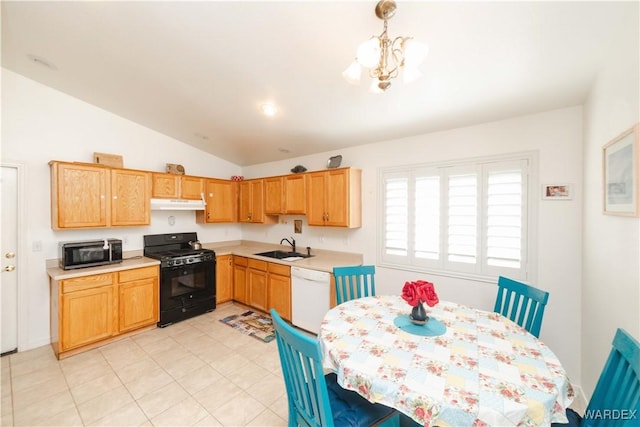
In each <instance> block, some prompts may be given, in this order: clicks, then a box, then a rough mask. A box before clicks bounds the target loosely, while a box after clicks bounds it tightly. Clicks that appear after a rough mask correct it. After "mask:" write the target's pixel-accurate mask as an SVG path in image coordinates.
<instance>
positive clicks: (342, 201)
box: [325, 169, 349, 227]
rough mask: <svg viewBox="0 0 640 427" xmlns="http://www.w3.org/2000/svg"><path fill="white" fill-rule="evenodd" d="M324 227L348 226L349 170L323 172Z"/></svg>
mask: <svg viewBox="0 0 640 427" xmlns="http://www.w3.org/2000/svg"><path fill="white" fill-rule="evenodd" d="M325 173H326V175H327V176H326V180H325V201H326V202H325V212H326V218H325V225H329V226H341V227H346V226H348V225H349V170H348V169H337V170H332V171H328V172H325Z"/></svg>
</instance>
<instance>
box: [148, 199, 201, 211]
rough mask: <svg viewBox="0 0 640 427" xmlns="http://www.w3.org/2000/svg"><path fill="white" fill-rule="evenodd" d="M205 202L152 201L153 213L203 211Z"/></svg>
mask: <svg viewBox="0 0 640 427" xmlns="http://www.w3.org/2000/svg"><path fill="white" fill-rule="evenodd" d="M205 206H206V203H205V202H204V200H184V199H151V210H152V211H203V210H204V207H205Z"/></svg>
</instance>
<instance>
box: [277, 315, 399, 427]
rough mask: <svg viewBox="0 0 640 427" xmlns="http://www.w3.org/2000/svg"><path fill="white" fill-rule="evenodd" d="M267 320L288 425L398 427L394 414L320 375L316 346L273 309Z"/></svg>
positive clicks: (328, 377)
mask: <svg viewBox="0 0 640 427" xmlns="http://www.w3.org/2000/svg"><path fill="white" fill-rule="evenodd" d="M271 318H272V320H273V327H274V329H275V333H276V342H277V343H278V353H279V354H280V364H281V365H282V373H283V375H284V382H285V386H286V389H287V401H288V404H289V426H290V427H293V426H296V427H297V426H317V427H325V426H326V427H333V426H335V427H343V426H344V427H356V426H357V427H360V426H361V427H365V426H373V425H376V426H384V427H399V426H400V417H399V415H398V412H396V411H395V410H394V409H392V408H389V407H387V406H384V405H381V404H377V403H371V402H369V401H368V400H366V399H365V398H363V397H361V396H360V395H359V394H358V393H356V392H355V391H350V390H346V389H343V388H342V387H340V385H339V384H338V382H337V377H336V374H334V373H331V374H328V375H326V376H325V375H324V373H323V370H322V350H321V349H320V343H319V342H318V341H317V340H316V339H313V338H311V337H310V336H308V335H305V334H303V333H302V332H300V331H298V330H296V329H295V328H293V327H292V326H290V325H289V324H287V323H286V322H285V321H284V320H282V318H281V317H280V315H279V314H278V313H277V312H276V310H274V309H271Z"/></svg>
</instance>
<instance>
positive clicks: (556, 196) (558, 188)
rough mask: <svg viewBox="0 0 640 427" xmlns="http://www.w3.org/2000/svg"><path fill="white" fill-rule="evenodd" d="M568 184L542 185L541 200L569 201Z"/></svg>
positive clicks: (569, 190)
mask: <svg viewBox="0 0 640 427" xmlns="http://www.w3.org/2000/svg"><path fill="white" fill-rule="evenodd" d="M571 196H572V194H571V185H570V184H544V185H543V186H542V198H543V199H546V200H571Z"/></svg>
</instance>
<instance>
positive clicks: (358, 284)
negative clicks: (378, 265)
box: [333, 265, 376, 304]
mask: <svg viewBox="0 0 640 427" xmlns="http://www.w3.org/2000/svg"><path fill="white" fill-rule="evenodd" d="M375 273H376V269H375V266H373V265H358V266H348V267H334V268H333V276H334V278H335V282H336V303H337V304H342V303H343V302H345V301H350V300H352V299H356V298H362V297H368V296H375V295H376V285H375Z"/></svg>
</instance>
